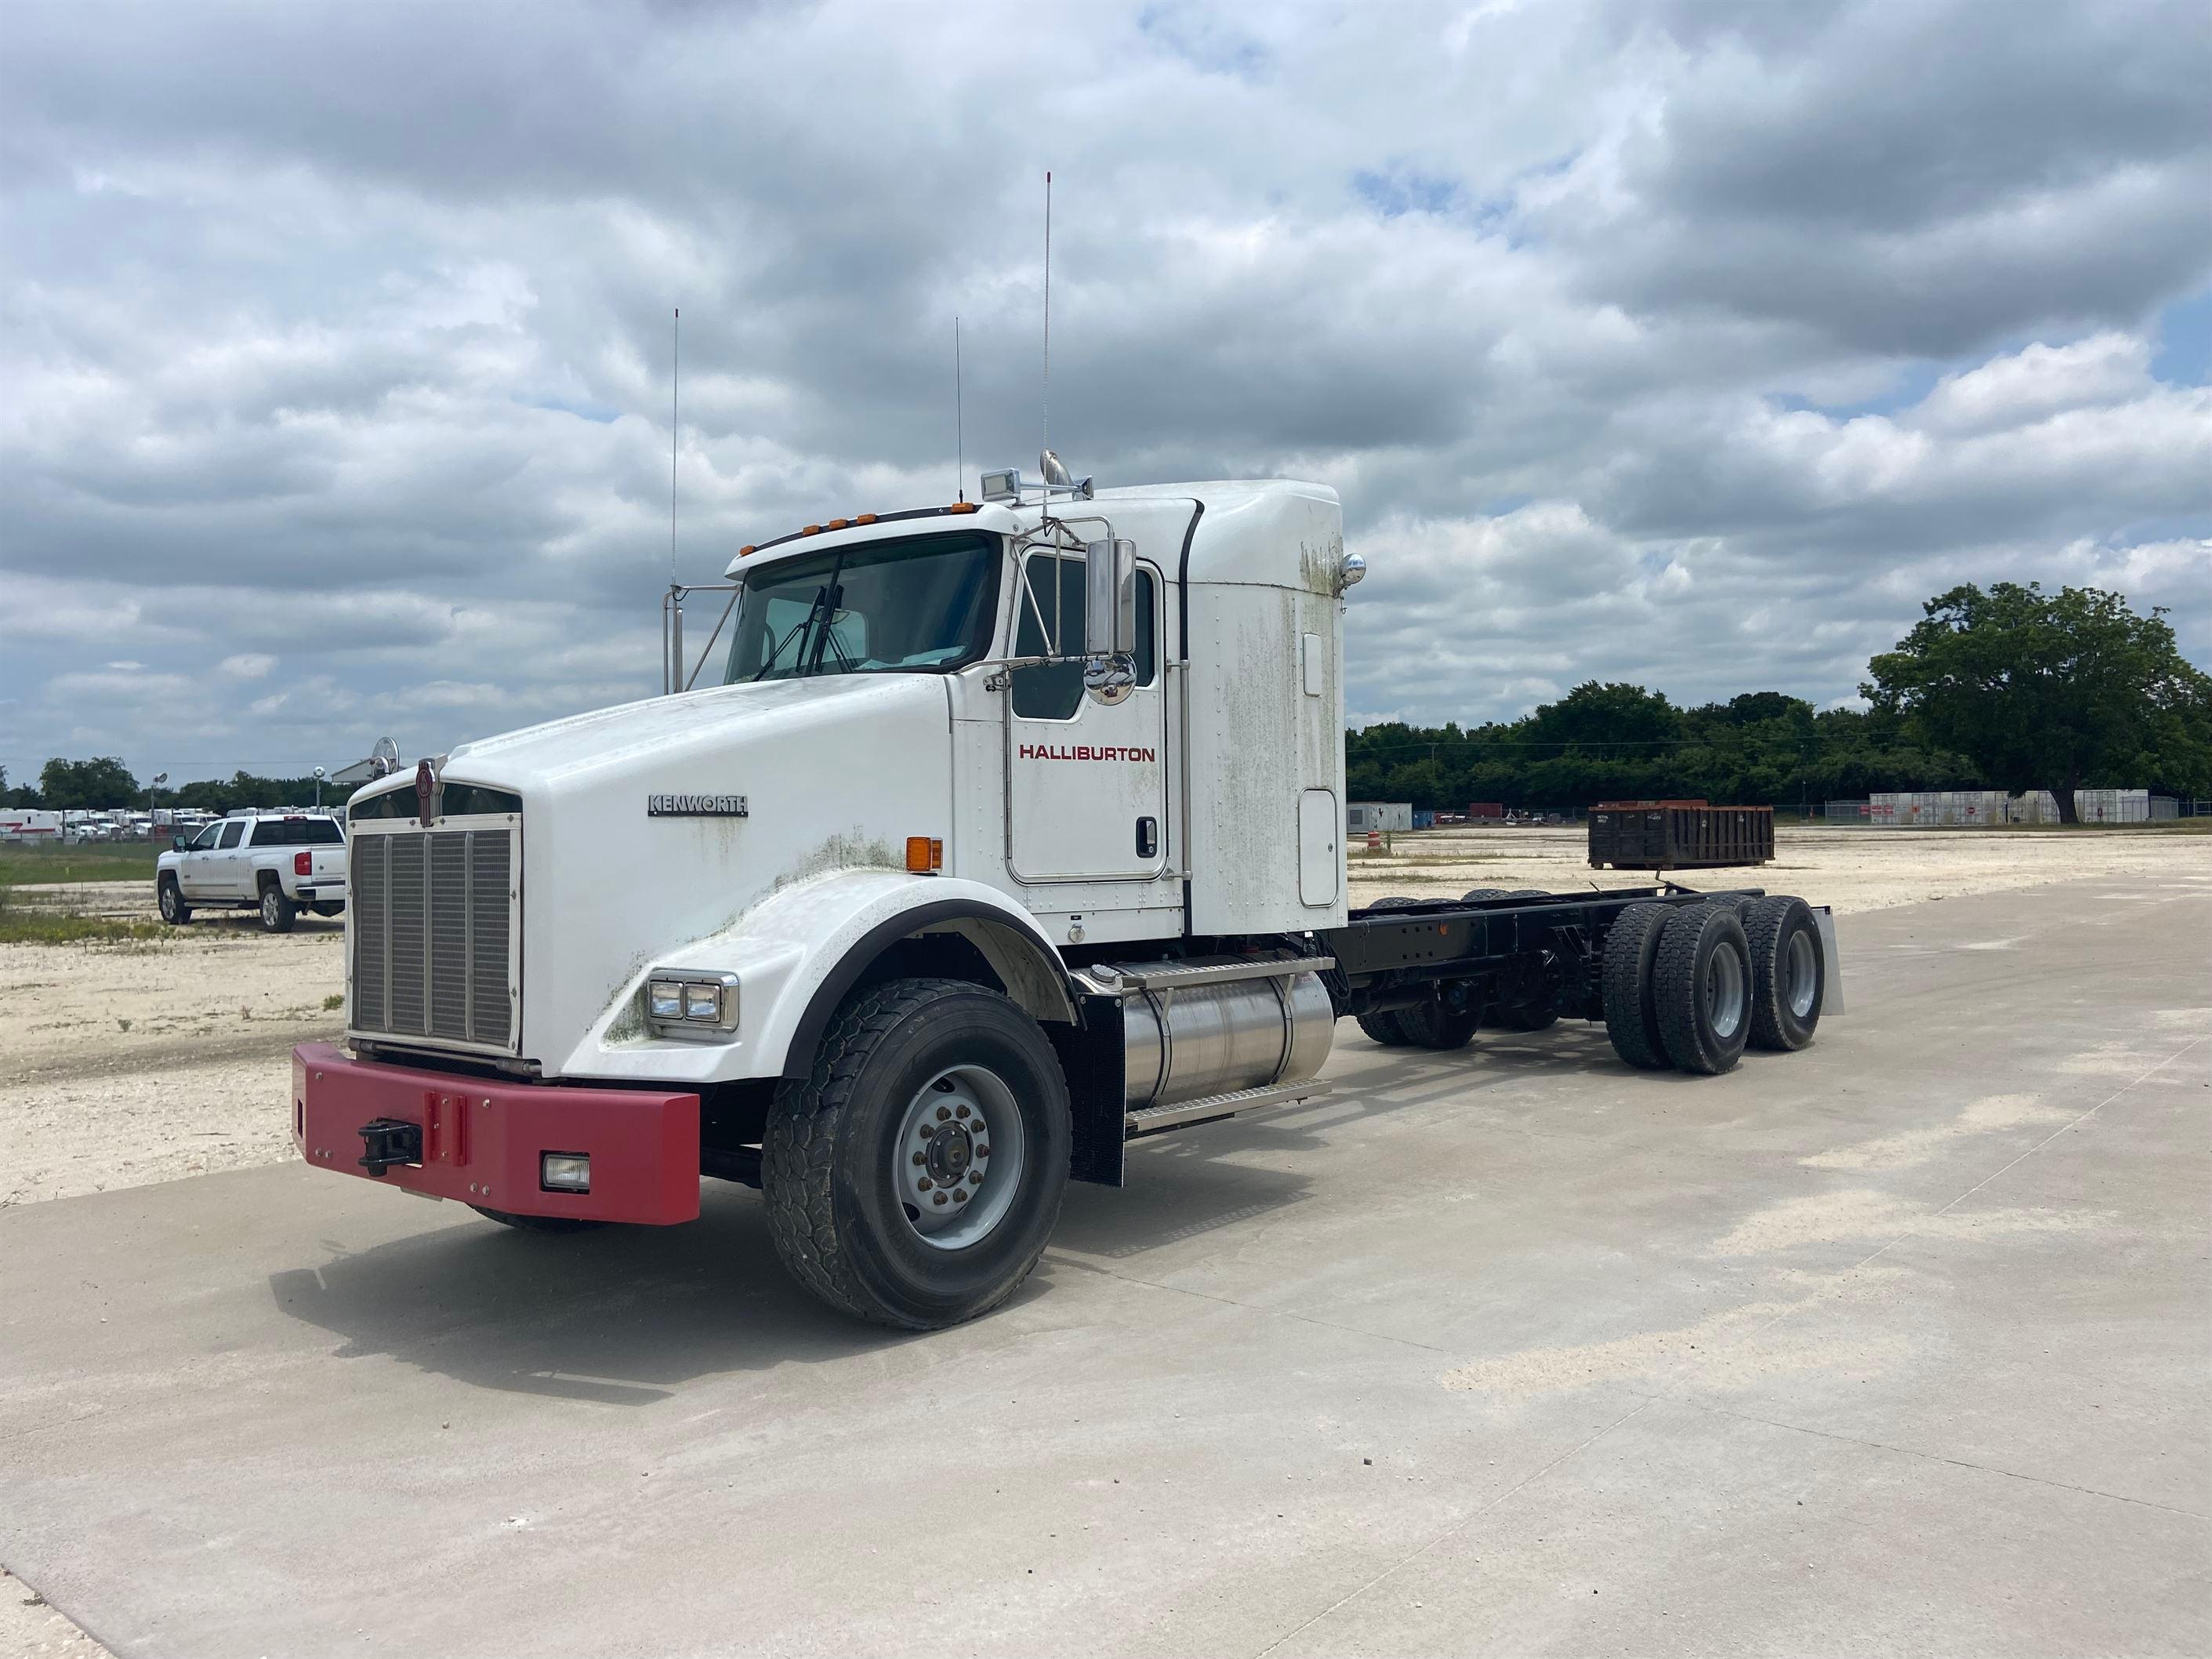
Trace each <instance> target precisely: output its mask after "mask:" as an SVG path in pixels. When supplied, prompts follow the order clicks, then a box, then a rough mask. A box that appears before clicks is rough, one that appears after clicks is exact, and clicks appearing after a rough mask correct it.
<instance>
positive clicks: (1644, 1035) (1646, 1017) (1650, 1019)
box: [1603, 904, 1674, 1072]
mask: <svg viewBox="0 0 2212 1659" xmlns="http://www.w3.org/2000/svg"><path fill="white" fill-rule="evenodd" d="M1672 915H1674V912H1673V911H1672V910H1671V909H1670V908H1668V907H1667V906H1666V905H1663V904H1632V905H1630V906H1629V907H1628V908H1626V910H1623V911H1622V912H1621V913H1620V915H1618V916H1616V917H1615V918H1613V926H1612V927H1610V928H1609V929H1607V933H1606V936H1605V963H1604V975H1603V979H1604V992H1605V999H1604V1000H1605V1030H1606V1035H1607V1036H1610V1037H1611V1038H1612V1039H1613V1053H1615V1054H1619V1055H1620V1057H1621V1058H1622V1059H1623V1060H1626V1061H1627V1062H1628V1063H1629V1064H1630V1065H1631V1066H1636V1067H1638V1069H1640V1070H1643V1071H1646V1072H1661V1071H1664V1070H1666V1069H1667V1066H1668V1060H1667V1046H1666V1041H1665V1039H1664V1038H1663V1037H1662V1036H1660V1033H1659V1015H1658V1011H1657V1009H1656V1007H1655V1006H1653V1002H1652V995H1651V988H1652V987H1651V970H1652V964H1653V963H1654V962H1655V961H1656V958H1657V957H1658V955H1659V936H1660V934H1661V933H1664V932H1665V931H1666V927H1667V923H1668V919H1669V918H1670V917H1671V916H1672Z"/></svg>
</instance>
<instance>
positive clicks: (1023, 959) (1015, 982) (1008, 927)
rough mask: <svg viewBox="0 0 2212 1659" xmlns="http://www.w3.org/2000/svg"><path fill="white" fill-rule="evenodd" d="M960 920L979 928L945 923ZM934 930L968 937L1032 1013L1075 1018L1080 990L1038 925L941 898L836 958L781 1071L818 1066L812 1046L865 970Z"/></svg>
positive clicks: (797, 1072)
mask: <svg viewBox="0 0 2212 1659" xmlns="http://www.w3.org/2000/svg"><path fill="white" fill-rule="evenodd" d="M1024 920H1026V918H1024ZM957 922H969V923H972V924H975V926H973V927H948V926H947V924H948V923H957ZM933 931H936V932H945V933H959V934H961V935H963V937H965V938H967V939H969V942H970V943H972V944H974V945H975V947H976V948H977V949H978V950H979V951H981V952H982V953H983V957H984V959H985V960H986V961H987V962H988V963H990V964H991V967H992V969H993V970H994V972H996V973H997V975H999V977H1000V980H1002V981H1005V982H1006V988H1007V990H1008V992H1009V993H1010V994H1012V996H1013V999H1014V1000H1015V1001H1017V1002H1018V1003H1020V1004H1021V1005H1022V1006H1023V1007H1024V1008H1026V1009H1027V1010H1028V1011H1029V1012H1030V1014H1031V1016H1032V1017H1034V1018H1037V1019H1039V1020H1045V1019H1058V1020H1062V1021H1065V1022H1066V1023H1069V1024H1073V1023H1074V1021H1075V1019H1076V1012H1075V993H1074V987H1073V981H1070V980H1069V978H1068V976H1067V968H1066V964H1065V963H1062V962H1061V961H1060V957H1059V954H1058V953H1057V952H1056V951H1053V950H1052V949H1051V948H1050V946H1049V945H1047V944H1046V943H1045V941H1044V939H1043V938H1042V935H1041V934H1040V933H1037V932H1036V924H1035V923H1031V924H1030V926H1029V927H1023V926H1022V925H1021V923H1020V922H1018V921H1016V920H1015V919H1014V915H1013V914H1012V912H1011V911H1008V910H1005V909H1000V908H996V907H994V906H993V905H990V904H987V903H984V902H981V901H979V900H976V899H972V898H948V899H937V900H933V901H932V902H929V903H927V904H917V905H915V906H914V907H913V908H911V909H907V910H902V911H900V912H899V913H898V914H897V915H894V916H890V917H887V918H886V919H885V920H884V921H879V922H878V923H877V924H876V925H875V926H874V927H871V928H870V929H868V931H867V932H866V933H863V934H861V935H860V938H859V939H856V940H854V942H853V944H852V945H851V946H850V947H848V949H847V951H845V954H844V955H843V956H842V957H839V958H838V960H837V964H836V967H834V968H832V969H830V970H829V973H828V974H827V975H824V976H823V980H822V981H821V983H820V984H819V985H817V987H815V990H814V994H813V995H812V996H811V998H809V999H808V1000H807V1004H806V1009H805V1012H804V1013H802V1014H800V1015H799V1023H798V1024H796V1025H795V1026H793V1028H792V1033H791V1040H790V1042H788V1043H787V1044H786V1046H785V1048H784V1051H783V1065H782V1067H781V1073H780V1075H781V1076H783V1077H785V1078H789V1079H803V1078H805V1076H806V1074H807V1073H808V1071H809V1070H810V1069H811V1067H812V1066H813V1062H814V1051H815V1049H816V1048H818V1047H820V1045H821V1042H822V1034H823V1032H824V1031H825V1030H828V1029H829V1021H830V1018H831V1017H832V1016H834V1015H835V1014H836V1012H837V1008H838V1005H839V1004H841V1003H842V1002H843V1001H844V1000H845V998H846V996H847V994H848V993H850V992H851V990H852V988H853V987H854V985H855V984H857V983H858V982H859V981H860V975H862V974H864V973H866V971H867V970H868V969H869V967H870V966H871V965H872V964H873V963H874V962H875V960H876V958H877V957H880V956H881V955H883V953H884V951H887V950H889V949H890V947H891V946H892V945H896V944H897V943H898V941H899V940H901V939H911V938H912V937H914V936H915V934H917V933H928V932H933Z"/></svg>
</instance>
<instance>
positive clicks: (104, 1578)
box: [0, 881, 2212, 1656]
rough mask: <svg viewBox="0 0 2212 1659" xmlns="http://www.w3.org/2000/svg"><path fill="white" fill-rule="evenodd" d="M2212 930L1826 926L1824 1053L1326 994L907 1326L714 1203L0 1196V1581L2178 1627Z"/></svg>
mask: <svg viewBox="0 0 2212 1659" xmlns="http://www.w3.org/2000/svg"><path fill="white" fill-rule="evenodd" d="M1814 896H1816V897H1817V896H1818V895H1814ZM2208 941H2212V884H2203V883H2189V882H2186V881H2176V882H2173V883H2170V884H2149V883H2145V882H2139V881H2110V882H2096V883H2080V884H2069V885H2064V886H2059V887H2052V888H2045V889H2041V890H2036V891H2033V892H2031V893H2027V894H2010V895H2001V896H1991V897H1989V898H1984V899H1969V900H1961V901H1953V902H1944V903H1941V904H1931V905H1923V906H1917V907H1913V908H1908V909H1901V910H1891V911H1885V912H1881V913H1878V914H1875V915H1869V916H1865V917H1860V918H1850V919H1847V920H1846V922H1845V924H1844V950H1845V961H1846V973H1847V983H1848V986H1849V989H1850V1007H1851V1012H1850V1015H1849V1017H1848V1018H1843V1019H1838V1020H1835V1021H1832V1022H1831V1023H1829V1024H1826V1025H1824V1026H1823V1028H1822V1030H1821V1034H1820V1040H1819V1041H1818V1042H1817V1043H1816V1044H1815V1045H1814V1048H1811V1049H1810V1050H1808V1051H1807V1052H1806V1053H1804V1054H1796V1055H1789V1056H1774V1055H1753V1056H1751V1057H1749V1058H1748V1059H1747V1061H1746V1063H1745V1064H1744V1065H1743V1066H1741V1068H1740V1069H1739V1070H1738V1071H1737V1072H1735V1073H1733V1074H1731V1075H1730V1076H1729V1077H1726V1078H1722V1079H1689V1078H1683V1077H1679V1076H1673V1075H1668V1076H1650V1075H1644V1074H1636V1073H1628V1072H1626V1070H1624V1069H1623V1068H1621V1067H1620V1066H1618V1065H1617V1063H1616V1062H1615V1061H1614V1060H1613V1058H1612V1056H1611V1053H1610V1051H1609V1049H1607V1047H1606V1045H1605V1042H1604V1039H1603V1036H1602V1034H1601V1032H1598V1031H1596V1030H1590V1029H1583V1028H1579V1027H1577V1028H1571V1029H1570V1028H1562V1029H1559V1030H1554V1031H1552V1032H1548V1033H1544V1034H1541V1035H1539V1036H1528V1037H1522V1036H1512V1035H1505V1036H1492V1035H1490V1034H1485V1036H1483V1037H1481V1038H1479V1039H1478V1040H1477V1041H1478V1047H1477V1048H1476V1049H1475V1050H1473V1051H1470V1052H1469V1053H1468V1054H1460V1055H1443V1056H1437V1055H1431V1054H1419V1055H1408V1054H1405V1053H1404V1052H1403V1051H1384V1050H1381V1049H1378V1048H1374V1047H1373V1046H1372V1045H1371V1044H1369V1043H1368V1042H1365V1041H1364V1039H1363V1038H1361V1037H1360V1036H1358V1032H1357V1030H1356V1029H1355V1028H1354V1027H1353V1026H1352V1025H1351V1024H1349V1023H1348V1022H1347V1023H1346V1024H1345V1025H1343V1026H1342V1027H1341V1028H1340V1032H1339V1042H1340V1048H1339V1051H1338V1054H1337V1057H1336V1059H1335V1060H1333V1061H1332V1064H1331V1068H1330V1075H1331V1076H1332V1077H1333V1079H1334V1081H1335V1082H1336V1085H1337V1088H1338V1091H1339V1092H1338V1093H1337V1094H1336V1095H1335V1096H1334V1097H1333V1098H1331V1099H1328V1100H1326V1101H1323V1102H1321V1103H1316V1104H1315V1105H1313V1106H1311V1107H1309V1108H1306V1109H1300V1110H1297V1111H1295V1112H1291V1113H1286V1114H1282V1115H1277V1116H1275V1117H1273V1118H1268V1119H1264V1120H1261V1121H1255V1122H1252V1123H1249V1124H1225V1125H1219V1126H1215V1127H1209V1128H1205V1129H1200V1130H1196V1131H1194V1132H1192V1133H1188V1134H1187V1135H1185V1136H1182V1137H1181V1138H1170V1139H1164V1140H1163V1141H1159V1142H1152V1143H1147V1144H1146V1145H1145V1146H1142V1147H1139V1148H1136V1149H1133V1156H1132V1158H1131V1160H1130V1164H1131V1170H1130V1186H1129V1188H1127V1190H1126V1191H1123V1192H1121V1193H1109V1192H1103V1191H1100V1190H1097V1189H1095V1188H1073V1189H1071V1193H1070V1196H1069V1200H1068V1204H1067V1207H1066V1215H1065V1218H1064V1220H1063V1223H1062V1225H1061V1228H1060V1233H1059V1235H1058V1237H1057V1239H1056V1241H1055V1243H1054V1248H1053V1249H1052V1250H1051V1251H1050V1252H1049V1253H1048V1257H1047V1261H1046V1265H1045V1267H1043V1268H1042V1270H1041V1271H1040V1273H1038V1275H1037V1277H1036V1279H1035V1280H1034V1281H1033V1282H1032V1283H1031V1285H1030V1286H1029V1287H1028V1288H1027V1289H1025V1291H1024V1292H1023V1293H1022V1294H1021V1295H1020V1296H1019V1297H1018V1298H1017V1299H1016V1301H1015V1302H1014V1303H1013V1304H1012V1305H1010V1306H1009V1307H1008V1308H1006V1310H1002V1311H1001V1312H1000V1314H998V1315H996V1316H993V1317H991V1318H989V1319H987V1320H984V1321H982V1322H979V1323H977V1324H975V1325H972V1326H968V1327H964V1328H961V1329H958V1330H954V1331H949V1332H944V1333H939V1334H933V1335H929V1336H922V1337H900V1336H896V1335H891V1334H885V1333H883V1332H879V1331H876V1330H873V1329H871V1328H862V1327H858V1326H855V1325H853V1324H851V1323H849V1322H845V1321H843V1320H842V1319H840V1318H838V1317H837V1316H834V1315H832V1314H830V1313H829V1312H828V1311H827V1310H823V1309H822V1308H820V1307H818V1306H817V1305H816V1304H814V1303H812V1302H811V1301H810V1300H809V1299H807V1298H806V1297H805V1296H804V1295H803V1294H801V1293H800V1292H799V1291H798V1290H797V1289H796V1287H795V1286H793V1285H792V1284H791V1283H790V1282H789V1281H788V1280H787V1279H785V1278H784V1276H783V1275H782V1273H781V1271H780V1270H779V1268H778V1267H777V1266H776V1264H775V1259H774V1256H773V1255H772V1253H771V1251H770V1249H769V1244H768V1241H767V1237H766V1232H765V1229H764V1227H763V1220H762V1215H761V1211H760V1206H759V1203H758V1200H757V1195H755V1194H750V1193H748V1192H745V1191H743V1190H742V1189H738V1188H724V1187H720V1186H719V1185H718V1184H715V1183H709V1188H708V1194H707V1204H706V1209H705V1213H704V1215H703V1217H702V1219H701V1221H700V1222H699V1223H697V1224H696V1225H692V1226H690V1227H686V1228H681V1229H676V1230H672V1231H634V1232H612V1233H604V1234H596V1235H588V1236H585V1237H577V1238H553V1239H546V1238H537V1237H525V1236H520V1235H515V1234H512V1233H509V1232H507V1231H504V1230H501V1229H499V1228H496V1227H495V1226H493V1225H490V1224H489V1223H485V1222H483V1221H480V1220H478V1219H477V1218H475V1217H474V1216H472V1215H471V1214H469V1213H468V1212H466V1211H463V1210H459V1208H458V1207H457V1206H450V1205H447V1206H436V1205H432V1204H429V1203H426V1202H422V1201H418V1200H409V1199H405V1198H402V1197H398V1196H397V1195H395V1194H390V1193H386V1192H380V1191H378V1190H376V1189H374V1188H369V1187H368V1186H367V1185H366V1184H365V1183H359V1182H345V1181H339V1180H335V1179H332V1178H331V1177H328V1176H318V1175H316V1174H315V1173H313V1172H311V1171H308V1170H305V1169H301V1168H295V1167H285V1168H280V1169H266V1170H251V1171H244V1172H239V1173H234V1174H228V1175H220V1176H205V1177H201V1178H198V1179H194V1180H189V1181H180V1182H173V1183H171V1184H168V1185H165V1186H159V1187H152V1188H137V1189H134V1190H131V1191H125V1192H120V1193H115V1194H104V1195H100V1196H97V1197H90V1198H79V1199H71V1200H62V1201H58V1202H55V1203H50V1204H46V1205H41V1206H31V1207H25V1208H19V1209H14V1210H10V1211H7V1212H0V1560H4V1562H5V1564H6V1565H8V1566H9V1568H11V1569H12V1570H14V1571H15V1572H16V1573H18V1574H19V1575H21V1577H22V1578H23V1579H24V1580H25V1581H26V1582H27V1583H30V1584H32V1585H33V1586H35V1587H36V1588H37V1589H38V1590H40V1592H42V1593H43V1594H44V1595H45V1596H46V1598H47V1600H48V1601H51V1602H52V1603H53V1604H54V1605H55V1606H56V1607H59V1608H60V1609H62V1610H63V1611H64V1612H66V1613H69V1614H70V1616H72V1617H73V1618H76V1620H79V1621H80V1622H81V1623H82V1624H83V1625H84V1626H87V1627H88V1629H89V1630H90V1631H91V1632H92V1633H93V1634H94V1635H95V1636H96V1637H98V1638H100V1639H101V1640H102V1641H104V1642H106V1644H108V1645H109V1646H110V1647H112V1649H113V1650H115V1651H116V1652H117V1653H118V1654H121V1655H125V1656H137V1655H142V1654H143V1655H170V1654H174V1655H232V1654H238V1653H245V1652H254V1653H270V1654H306V1653H322V1652H331V1651H338V1652H357V1653H362V1654H373V1655H383V1654H394V1655H398V1654H416V1653H423V1652H439V1653H448V1654H469V1655H475V1654H484V1655H492V1654H501V1655H505V1654H528V1653H556V1652H559V1653H567V1652H578V1653H582V1652H588V1653H595V1654H631V1653H635V1654H661V1653H696V1652H710V1651H711V1652H750V1651H760V1652H769V1653H781V1654H789V1653H823V1654H832V1653H834V1654H840V1655H843V1654H850V1653H854V1652H869V1651H892V1650H896V1651H913V1652H923V1653H947V1654H951V1653H988V1654H1022V1653H1040V1652H1052V1653H1066V1654H1093V1653H1096V1654H1159V1655H1188V1654H1196V1653H1207V1654H1211V1653H1226V1654H1246V1655H1260V1654H1279V1655H1285V1656H1287V1655H1292V1654H1342V1653H1377V1654H1396V1653H1443V1652H1452V1653H1467V1652H1498V1653H1513V1654H1520V1653H1530V1652H1559V1653H1574V1654H1578V1653H1595V1652H1607V1653H1613V1652H1623V1651H1626V1652H1631V1653H1650V1654H1671V1653H1682V1654H1715V1653H1747V1652H1771V1651H1775V1650H1786V1651H1803V1650H1828V1651H1844V1650H1859V1651H1864V1650H1881V1649H1888V1650H1913V1651H1929V1650H1940V1651H1944V1652H1947V1653H1987V1654H2006V1655H2016V1654H2044V1653H2049V1654H2070V1653H2090V1652H2099V1653H2105V1652H2128V1653H2169V1652H2170V1653H2202V1652H2204V1651H2207V1650H2212V1520H2208V1518H2207V1517H2208V1516H2212V1409H2209V1408H2208V1404H2207V1394H2206V1388H2205V1384H2206V1380H2207V1375H2208V1364H2207V1362H2208V1360H2212V1334H2208V1333H2212V1317H2208V1316H2212V1270H2208V1239H2212V1225H2208V1217H2207V1198H2208V1194H2212V1141H2208V1136H2207V1133H2206V1132H2207V1128H2208V1125H2212V945H2208ZM271 1109H272V1110H281V1109H282V1104H281V1103H271Z"/></svg>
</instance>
